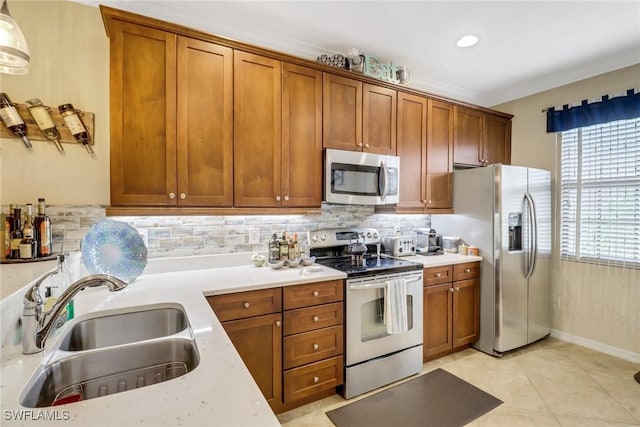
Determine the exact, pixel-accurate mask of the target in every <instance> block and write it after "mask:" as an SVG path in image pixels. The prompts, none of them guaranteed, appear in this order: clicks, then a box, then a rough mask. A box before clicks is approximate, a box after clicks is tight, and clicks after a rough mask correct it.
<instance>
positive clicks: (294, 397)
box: [207, 280, 344, 413]
mask: <svg viewBox="0 0 640 427" xmlns="http://www.w3.org/2000/svg"><path fill="white" fill-rule="evenodd" d="M343 287H344V285H343V281H342V280H331V281H326V282H317V283H309V284H304V285H296V286H286V287H283V288H272V289H264V290H257V291H247V292H237V293H232V294H225V295H215V296H209V297H207V301H208V302H209V305H210V306H211V308H212V309H213V311H214V312H215V313H216V315H217V316H218V318H219V319H220V320H221V322H222V326H223V328H224V329H225V331H226V332H227V334H228V335H229V338H230V339H231V342H232V343H233V345H234V347H235V348H236V350H237V351H238V354H239V355H240V357H241V358H242V360H243V361H244V363H245V365H246V366H247V368H248V369H249V372H250V373H251V375H252V376H253V378H254V380H255V381H256V383H257V384H258V387H259V388H260V390H261V391H262V393H263V394H264V396H265V398H266V399H267V402H269V405H270V406H271V409H273V411H274V412H275V413H280V412H284V411H288V410H290V409H293V408H295V407H297V406H300V405H303V404H306V403H309V402H312V401H314V400H318V399H322V398H324V397H326V396H330V395H331V394H335V392H336V387H337V386H339V385H341V384H342V383H343V382H344V378H343V376H344V374H343V370H344V362H343V360H344V359H343V357H342V354H343V347H344V338H343V337H344V329H343V328H344V326H343V318H344V306H343V302H342V300H343V295H344V289H343ZM283 307H284V311H283Z"/></svg>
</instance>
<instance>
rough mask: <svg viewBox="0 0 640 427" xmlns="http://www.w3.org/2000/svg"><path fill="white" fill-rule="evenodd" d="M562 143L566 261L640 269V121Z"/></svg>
mask: <svg viewBox="0 0 640 427" xmlns="http://www.w3.org/2000/svg"><path fill="white" fill-rule="evenodd" d="M561 138H562V139H561V146H560V180H561V182H560V185H561V192H560V193H561V194H560V216H561V218H560V255H561V257H563V258H565V259H572V260H577V261H583V262H596V263H606V264H612V265H620V266H623V267H630V268H640V118H637V119H632V120H621V121H615V122H610V123H605V124H600V125H594V126H589V127H583V128H578V129H572V130H569V131H564V132H562V135H561Z"/></svg>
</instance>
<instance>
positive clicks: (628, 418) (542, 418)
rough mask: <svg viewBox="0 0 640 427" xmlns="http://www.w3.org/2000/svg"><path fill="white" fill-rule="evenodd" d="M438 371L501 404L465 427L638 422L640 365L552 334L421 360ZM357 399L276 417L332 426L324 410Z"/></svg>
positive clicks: (296, 424) (300, 425)
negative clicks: (499, 349)
mask: <svg viewBox="0 0 640 427" xmlns="http://www.w3.org/2000/svg"><path fill="white" fill-rule="evenodd" d="M436 368H442V369H444V370H446V371H448V372H450V373H452V374H454V375H457V376H458V377H460V378H462V379H464V380H465V381H468V382H469V383H471V384H473V385H475V386H476V387H479V388H481V389H482V390H484V391H486V392H487V393H490V394H492V395H494V396H495V397H497V398H498V399H500V400H502V401H503V402H504V404H502V405H500V406H499V407H498V408H496V409H494V410H493V411H491V412H489V413H487V414H485V415H483V416H482V417H480V418H478V419H476V420H474V421H473V422H472V423H470V424H469V426H491V427H500V426H505V427H506V426H508V427H512V426H563V427H564V426H566V427H574V426H575V427H590V426H593V427H596V426H597V427H604V426H607V427H609V426H610V427H621V426H640V384H638V383H637V382H636V381H635V380H634V379H633V375H634V374H635V373H636V372H638V370H640V364H636V363H632V362H628V361H626V360H622V359H619V358H616V357H613V356H609V355H606V354H603V353H599V352H596V351H593V350H590V349H587V348H584V347H580V346H577V345H574V344H571V343H567V342H564V341H561V340H557V339H554V338H547V339H545V340H543V341H541V342H539V343H536V344H533V345H531V346H529V347H526V348H524V349H521V350H518V351H514V352H511V353H508V354H507V355H505V356H504V357H502V358H495V357H492V356H489V355H486V354H484V353H482V352H479V351H476V350H473V349H467V350H463V351H461V352H458V353H455V354H452V355H448V356H445V357H442V358H440V359H436V360H433V361H431V362H427V363H425V364H424V368H423V373H426V372H429V371H432V370H434V369H436ZM409 379H411V378H409ZM378 391H380V390H376V391H374V392H378ZM374 392H371V393H369V394H372V393H374ZM369 394H366V395H363V396H362V397H365V396H368V395H369ZM362 397H358V398H356V399H352V400H350V401H349V402H347V401H345V400H344V399H343V398H342V397H340V396H337V395H334V396H331V397H328V398H326V399H323V400H320V401H317V402H313V403H310V404H308V405H305V406H302V407H300V408H296V409H294V410H291V411H289V412H285V413H283V414H280V415H279V416H278V419H279V420H280V423H281V424H282V425H283V426H284V427H307V426H313V427H316V426H317V427H332V426H333V423H331V421H330V420H329V418H328V417H327V416H326V415H325V412H327V411H329V410H332V409H335V408H338V407H340V406H343V405H345V404H347V403H350V402H353V401H355V400H357V399H359V398H362ZM390 427H400V426H390Z"/></svg>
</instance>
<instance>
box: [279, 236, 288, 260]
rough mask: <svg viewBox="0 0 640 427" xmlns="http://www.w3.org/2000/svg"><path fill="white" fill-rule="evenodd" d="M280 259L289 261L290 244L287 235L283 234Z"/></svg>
mask: <svg viewBox="0 0 640 427" xmlns="http://www.w3.org/2000/svg"><path fill="white" fill-rule="evenodd" d="M280 259H289V242H288V241H287V233H286V232H284V233H282V241H281V242H280Z"/></svg>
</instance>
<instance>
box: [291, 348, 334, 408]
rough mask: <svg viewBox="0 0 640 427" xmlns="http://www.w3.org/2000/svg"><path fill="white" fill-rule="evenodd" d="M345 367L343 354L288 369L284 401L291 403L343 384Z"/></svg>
mask: <svg viewBox="0 0 640 427" xmlns="http://www.w3.org/2000/svg"><path fill="white" fill-rule="evenodd" d="M343 369H344V368H343V359H342V356H338V357H334V358H331V359H328V360H323V361H321V362H316V363H312V364H310V365H306V366H302V367H300V368H295V369H290V370H288V371H286V372H285V373H284V402H285V403H289V402H292V401H294V400H298V399H302V398H305V397H308V396H311V395H314V394H316V393H320V392H322V391H326V390H330V389H332V388H335V387H337V386H339V385H341V384H342V383H343V382H344V373H343Z"/></svg>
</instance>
